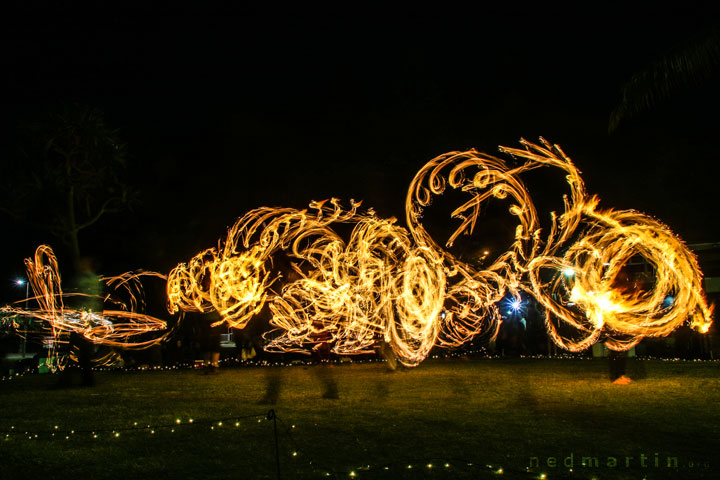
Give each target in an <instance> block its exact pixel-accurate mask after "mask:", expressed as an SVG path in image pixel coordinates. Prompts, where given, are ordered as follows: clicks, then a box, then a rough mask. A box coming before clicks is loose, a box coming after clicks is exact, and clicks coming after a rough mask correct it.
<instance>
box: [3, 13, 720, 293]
mask: <svg viewBox="0 0 720 480" xmlns="http://www.w3.org/2000/svg"><path fill="white" fill-rule="evenodd" d="M36 5H37V7H36V10H26V11H24V12H21V13H18V15H17V16H13V15H9V16H7V17H6V18H5V19H4V20H3V21H2V23H3V25H2V29H1V30H2V42H1V46H0V49H1V51H2V57H1V58H2V63H3V67H4V68H3V70H4V74H3V75H2V90H1V91H2V127H3V128H2V149H1V150H0V152H1V153H2V157H3V158H2V162H17V161H19V160H18V158H17V156H16V153H15V152H16V149H15V144H16V141H17V138H18V133H17V132H18V128H19V125H20V124H22V122H24V121H28V120H31V119H33V118H36V117H38V116H40V115H42V114H43V112H45V111H47V110H48V109H52V108H55V107H57V106H58V105H61V104H63V103H71V102H80V103H83V104H86V105H90V106H93V107H97V108H99V109H101V110H102V111H103V112H104V113H105V118H106V122H107V123H108V125H109V126H111V127H113V128H117V129H119V131H120V137H121V139H122V140H124V141H125V142H126V143H127V145H128V151H129V154H130V162H129V167H128V175H129V178H130V182H131V183H132V184H133V185H134V186H135V187H136V188H137V190H138V191H139V194H140V200H141V203H139V205H138V206H137V207H135V208H134V210H133V211H131V212H126V213H122V214H116V215H113V216H111V217H107V218H105V219H103V220H102V221H101V222H100V223H98V224H97V225H95V226H94V227H92V229H91V230H87V231H85V232H83V233H82V234H81V238H80V241H81V248H82V249H83V251H84V252H85V253H88V254H91V255H93V256H95V257H96V258H98V259H99V261H100V264H101V269H102V272H101V273H105V274H114V273H120V272H122V271H126V270H132V269H137V268H144V269H149V270H157V271H160V272H164V273H167V272H168V271H169V270H170V269H171V268H172V267H173V266H174V265H176V264H177V263H179V262H183V261H186V260H188V259H189V258H190V257H191V256H192V255H193V254H194V253H195V252H197V251H198V250H200V249H202V248H207V247H211V246H213V245H216V244H217V240H218V239H219V238H222V237H223V236H224V234H225V231H226V228H227V227H229V226H230V225H232V223H233V222H234V221H235V220H236V219H237V218H238V217H240V216H242V215H243V214H244V213H245V212H247V211H248V210H250V209H252V208H255V207H259V206H264V205H268V206H292V207H299V208H302V207H304V206H307V204H308V202H310V201H311V200H319V199H324V198H329V197H332V196H335V197H338V198H341V199H343V200H345V201H346V202H349V199H350V198H355V199H358V200H360V199H362V200H363V201H364V206H366V207H373V208H375V210H376V211H377V212H378V213H379V214H380V215H382V216H396V217H398V218H400V221H401V223H402V222H403V217H404V197H405V193H406V189H407V186H408V184H409V182H410V180H411V179H412V177H413V176H414V174H415V172H416V171H417V170H418V169H419V168H420V167H421V166H422V165H423V164H424V163H425V162H426V161H428V160H430V159H431V158H433V157H434V156H436V155H439V154H442V153H444V152H446V151H450V150H460V149H468V148H472V147H475V148H477V149H479V150H483V151H486V152H489V153H495V152H496V151H497V146H498V145H508V146H515V145H516V144H517V140H519V139H520V138H521V137H524V138H527V139H529V140H536V139H537V138H538V137H539V136H541V135H542V136H544V137H546V138H547V139H548V140H550V141H551V142H553V143H558V144H559V145H561V146H562V147H563V149H564V150H565V152H566V153H567V154H568V155H569V156H570V157H571V158H573V160H574V161H575V163H576V164H577V165H578V167H579V168H580V169H581V170H582V171H583V173H584V176H585V179H586V182H587V186H588V190H589V191H590V192H593V193H597V194H598V195H599V196H600V197H601V198H602V203H601V205H603V206H607V207H615V208H623V209H624V208H635V209H637V210H640V211H643V212H646V213H649V214H651V215H653V216H655V217H657V218H659V219H661V220H662V221H664V222H665V223H667V224H668V225H669V226H670V227H671V228H672V229H673V230H674V231H675V232H676V233H678V234H679V235H680V236H682V237H683V238H685V239H686V240H687V241H688V242H690V243H693V242H716V241H718V240H720V228H718V222H717V215H716V214H715V213H714V210H715V205H716V204H717V193H716V192H717V176H716V174H715V173H714V172H715V171H716V170H717V168H716V167H715V165H716V164H717V162H718V154H717V148H716V146H715V142H716V138H717V134H718V132H720V129H719V127H720V121H719V120H718V117H719V116H718V107H720V102H718V93H717V91H718V89H717V85H718V78H719V77H718V76H717V74H716V75H715V76H711V77H710V78H709V80H708V81H706V82H705V83H703V84H701V85H698V86H696V87H693V88H692V89H683V90H680V91H678V92H676V94H675V95H674V96H673V98H672V99H671V100H669V101H667V102H664V103H661V104H659V105H657V106H656V107H654V108H653V109H651V110H648V111H646V112H644V113H642V114H640V115H638V116H637V117H636V118H634V119H632V120H629V121H627V122H625V123H623V124H622V125H621V126H620V128H619V129H618V130H617V131H615V132H614V133H612V134H608V128H607V127H608V118H609V115H610V112H611V111H612V109H613V107H614V106H615V105H616V103H617V102H618V101H619V99H620V92H621V87H622V85H623V83H624V82H625V81H626V80H627V79H628V78H629V77H630V76H631V75H632V74H633V73H635V72H637V71H638V70H641V69H642V68H644V67H646V66H648V65H649V64H650V63H651V62H652V61H653V60H654V59H656V58H658V57H659V56H660V55H662V54H663V53H665V52H667V51H669V50H670V49H672V48H676V47H677V46H678V45H680V44H682V43H683V42H686V41H688V40H689V39H691V38H692V37H693V36H694V35H701V34H702V33H703V32H705V31H707V29H709V28H711V27H712V26H713V25H717V19H718V16H717V10H713V9H710V8H706V7H698V6H691V7H683V8H682V9H665V10H658V11H653V10H645V11H642V12H639V11H638V12H628V11H627V10H623V9H620V8H617V9H610V8H608V9H606V10H596V11H589V10H588V11H577V10H574V11H563V10H560V9H553V8H550V9H544V10H538V9H536V10H533V11H530V10H527V9H524V8H522V7H515V8H509V9H506V10H504V11H500V10H497V9H496V10H485V11H484V10H482V9H476V10H473V11H455V12H449V11H447V12H446V11H443V12H438V11H433V10H425V11H420V10H407V11H391V10H388V11H374V12H371V11H350V10H349V9H347V10H329V11H323V10H315V11H309V10H306V9H301V8H299V7H296V8H295V10H286V11H282V12H277V11H275V12H266V11H261V10H252V9H246V10H232V9H230V8H227V7H223V8H220V7H217V8H204V9H202V10H199V9H190V8H188V9H184V8H179V7H166V8H163V9H160V8H152V9H151V8H145V9H130V8H126V9H124V10H112V11H110V10H102V11H101V10H96V11H93V12H90V13H92V14H93V15H92V16H88V12H83V13H82V14H79V13H78V12H76V11H71V10H55V11H50V10H47V9H42V8H41V5H42V2H40V3H37V4H36ZM716 73H717V72H716ZM537 188H538V189H537V197H538V204H540V205H544V203H545V202H546V201H547V202H549V203H552V202H551V201H550V200H549V199H550V197H552V198H553V201H558V202H559V201H561V199H560V196H561V195H562V193H563V192H562V191H558V192H556V191H555V189H554V187H552V188H551V187H550V186H549V185H540V186H538V187H537ZM346 204H347V203H346ZM2 219H3V220H2V221H3V233H2V237H3V240H2V241H3V243H4V245H5V248H4V250H3V260H2V263H1V265H2V268H1V270H2V272H0V273H1V275H2V276H0V278H5V279H6V280H5V281H4V283H3V286H2V288H0V300H4V301H7V300H13V299H16V298H18V295H19V293H20V292H17V291H16V289H14V288H13V287H12V283H11V282H12V279H13V278H14V277H15V276H17V275H18V274H22V272H23V264H22V259H23V258H24V257H27V256H30V255H32V253H33V252H34V249H35V247H36V246H37V245H38V244H40V243H50V244H51V245H53V246H54V247H56V249H57V251H58V253H59V255H60V262H61V265H62V262H63V256H62V255H63V248H64V247H63V246H62V245H61V244H60V243H59V242H58V241H57V240H56V239H54V238H52V237H50V236H48V235H47V234H46V233H43V232H42V231H40V230H35V229H29V228H26V227H23V226H21V225H19V224H17V223H16V222H13V221H12V220H10V219H9V218H8V217H2ZM509 221H511V220H509ZM22 293H24V292H22Z"/></svg>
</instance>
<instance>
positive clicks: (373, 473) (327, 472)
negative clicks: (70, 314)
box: [0, 409, 547, 480]
mask: <svg viewBox="0 0 720 480" xmlns="http://www.w3.org/2000/svg"><path fill="white" fill-rule="evenodd" d="M248 420H256V421H257V423H262V422H263V421H265V422H277V423H278V424H280V426H281V430H280V434H281V438H279V437H278V436H276V437H275V447H276V449H277V451H278V452H279V445H280V444H281V443H283V444H285V445H286V446H287V447H289V448H285V449H284V451H285V455H284V456H285V459H286V462H283V463H282V465H283V466H284V468H285V469H287V468H288V467H292V468H293V470H296V469H298V468H302V465H309V466H310V468H311V470H312V472H313V473H315V474H317V475H318V477H320V478H359V477H366V478H376V477H377V476H378V475H387V476H392V475H393V472H395V473H397V472H400V471H405V472H406V473H407V471H412V470H415V471H418V473H420V471H423V470H427V471H436V472H438V473H439V472H445V473H447V474H449V475H453V474H458V473H461V472H462V473H482V472H484V473H492V474H496V475H503V474H505V473H513V474H516V475H517V474H522V476H523V478H535V479H539V480H544V479H545V478H547V476H546V474H544V473H537V472H535V471H533V470H532V469H529V468H527V469H525V470H519V469H508V468H506V467H503V466H501V465H497V464H494V465H493V464H488V463H483V462H477V461H470V460H467V459H461V458H440V457H431V458H428V459H424V460H419V459H417V458H414V459H407V458H406V459H402V460H396V461H393V462H389V463H379V464H373V463H365V462H363V463H360V464H357V465H353V466H351V467H347V468H344V469H337V468H330V467H328V466H325V465H322V464H320V463H319V462H317V461H316V460H315V459H313V458H312V456H311V455H309V454H307V453H306V452H305V451H303V449H302V448H300V447H299V446H298V442H296V440H295V438H294V436H293V432H295V431H296V427H297V426H296V425H295V424H288V423H286V422H285V421H283V420H282V419H281V418H280V417H277V415H276V414H275V411H274V410H273V409H271V410H269V411H268V412H264V413H257V414H250V415H239V416H228V417H223V418H215V419H194V418H191V417H186V418H176V419H175V421H174V422H170V423H160V424H147V423H140V422H133V423H132V425H128V426H119V427H115V428H109V427H98V428H72V429H68V428H66V427H62V426H60V425H54V426H53V428H51V429H44V430H33V429H24V428H18V427H16V426H14V425H13V426H10V428H6V429H4V430H0V436H2V439H3V441H4V442H11V441H51V440H62V441H71V440H74V439H79V438H85V439H88V438H90V439H92V440H100V441H102V440H110V441H112V440H114V439H117V438H120V437H125V436H126V435H128V434H140V433H145V434H147V435H148V437H158V438H159V434H160V433H162V432H166V433H171V434H172V433H175V432H178V431H180V430H181V429H182V428H183V427H186V428H187V427H194V428H203V427H204V428H206V429H209V430H211V431H217V432H220V431H223V430H233V429H239V428H240V427H241V426H245V425H246V424H245V423H244V422H245V421H248ZM274 427H275V429H277V425H274ZM276 431H277V430H276ZM281 440H282V441H281ZM277 460H278V478H280V473H279V472H280V468H279V467H280V465H281V463H280V457H278V459H277ZM288 461H289V462H292V463H287V462H288Z"/></svg>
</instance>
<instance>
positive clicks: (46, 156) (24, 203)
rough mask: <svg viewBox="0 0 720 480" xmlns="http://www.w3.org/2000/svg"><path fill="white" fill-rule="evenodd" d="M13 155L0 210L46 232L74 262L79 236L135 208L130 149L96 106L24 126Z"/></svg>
mask: <svg viewBox="0 0 720 480" xmlns="http://www.w3.org/2000/svg"><path fill="white" fill-rule="evenodd" d="M14 157H15V158H12V159H11V162H8V163H7V164H6V166H5V167H4V169H5V170H6V171H5V172H3V185H2V194H3V197H4V198H3V202H2V206H0V209H1V211H3V212H4V213H6V214H9V215H11V216H12V217H14V218H15V219H17V220H19V221H21V222H23V223H27V224H31V225H33V226H35V227H38V228H40V229H43V230H48V231H49V232H50V233H51V234H52V235H53V236H54V237H55V238H57V239H58V240H60V241H62V242H63V243H64V244H65V245H66V246H68V247H69V248H70V251H71V253H72V256H73V260H74V261H75V262H77V260H78V259H79V258H80V256H81V249H80V240H79V236H80V232H82V231H83V230H85V229H86V228H88V227H91V226H92V225H94V224H96V223H97V222H98V221H99V220H100V219H102V218H103V217H104V216H106V215H107V214H109V213H112V212H118V211H120V210H123V209H126V208H129V207H130V206H131V200H132V199H133V192H132V190H131V188H130V187H129V186H128V184H127V183H126V182H125V179H124V178H123V177H124V173H125V167H126V161H127V150H126V146H125V144H124V143H123V142H122V141H121V140H120V139H119V135H118V132H117V131H116V130H113V129H111V128H110V127H108V126H107V125H106V124H105V120H104V118H103V114H102V112H101V111H99V110H97V109H95V108H91V107H87V106H81V105H70V106H65V107H63V108H61V109H60V110H58V111H53V112H50V113H49V114H47V115H45V116H44V117H43V118H41V119H39V120H38V121H35V122H32V123H30V124H28V125H26V126H24V127H23V128H22V133H21V139H20V145H19V149H18V150H17V152H16V154H15V155H14Z"/></svg>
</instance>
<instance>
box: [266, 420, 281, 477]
mask: <svg viewBox="0 0 720 480" xmlns="http://www.w3.org/2000/svg"><path fill="white" fill-rule="evenodd" d="M267 419H268V420H272V422H273V434H274V436H275V468H276V470H277V478H278V480H280V446H279V444H278V434H277V417H276V416H275V410H273V409H270V411H269V412H268V414H267Z"/></svg>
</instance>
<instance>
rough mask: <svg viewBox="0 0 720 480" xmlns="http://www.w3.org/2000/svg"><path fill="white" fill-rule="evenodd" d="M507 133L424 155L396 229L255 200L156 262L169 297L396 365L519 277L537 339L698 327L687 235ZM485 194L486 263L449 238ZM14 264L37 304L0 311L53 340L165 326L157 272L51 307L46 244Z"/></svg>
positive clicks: (485, 324) (300, 347)
mask: <svg viewBox="0 0 720 480" xmlns="http://www.w3.org/2000/svg"><path fill="white" fill-rule="evenodd" d="M521 144H522V148H508V147H500V152H501V153H503V154H505V155H506V156H507V158H505V159H503V158H498V157H494V156H490V155H487V154H484V153H480V152H478V151H476V150H469V151H463V152H450V153H447V154H444V155H441V156H439V157H437V158H434V159H433V160H431V161H430V162H428V163H427V164H426V165H425V166H423V167H422V169H421V170H420V171H419V172H418V173H417V175H416V176H415V178H414V179H413V181H412V182H411V184H410V187H409V189H408V192H407V198H406V205H405V208H406V222H407V228H404V227H402V226H400V225H398V224H397V222H396V220H395V219H383V218H379V217H378V216H377V215H376V214H375V213H374V212H373V211H372V210H367V211H361V210H360V207H361V205H360V203H358V202H353V201H351V203H350V205H349V206H348V207H346V208H344V207H343V206H341V204H340V202H339V201H338V200H337V199H331V200H327V201H320V202H313V203H311V204H310V208H309V209H306V210H296V209H292V208H268V207H263V208H258V209H256V210H253V211H251V212H249V213H247V214H246V215H245V216H243V217H242V218H240V219H239V220H238V221H237V222H236V223H235V225H234V226H233V227H232V228H231V229H230V230H229V231H228V234H227V237H226V238H225V239H224V241H221V242H220V243H219V246H218V247H217V248H210V249H207V250H205V251H203V252H200V253H199V254H197V255H196V256H195V257H194V258H192V259H190V261H188V262H187V263H182V264H180V265H178V266H177V267H176V268H175V269H173V270H172V271H171V272H170V273H169V275H168V276H167V298H168V309H169V311H170V313H177V312H211V311H217V312H218V313H219V314H220V316H221V318H222V320H221V321H220V323H226V324H227V325H229V326H231V327H235V328H243V327H244V326H245V325H247V324H248V322H249V321H251V319H252V318H253V317H254V316H256V315H257V314H258V313H259V312H260V311H261V310H263V308H264V307H266V306H267V308H268V309H269V311H270V312H271V313H272V318H271V320H270V324H271V325H272V327H273V328H274V329H273V330H272V331H270V332H267V333H266V334H265V337H266V340H267V344H266V349H267V350H269V351H286V352H287V351H298V352H309V351H311V350H312V349H313V348H318V347H319V346H320V345H327V346H329V347H330V349H331V351H333V352H335V353H337V354H359V353H369V352H372V351H373V347H374V346H376V345H377V344H378V343H379V342H387V344H389V345H390V347H391V348H392V350H393V352H394V354H395V356H396V357H397V358H398V360H399V361H401V362H402V363H403V364H405V365H407V366H414V365H417V364H419V363H420V362H422V361H423V360H424V359H425V358H426V357H427V356H428V354H429V352H430V350H431V349H432V348H433V347H434V346H442V347H456V346H459V345H461V344H463V343H465V342H467V341H468V340H470V339H471V338H473V337H475V336H477V335H486V336H487V337H488V338H489V339H491V338H493V337H494V336H495V335H496V334H497V332H498V329H499V327H500V324H501V322H502V318H501V315H500V314H499V307H498V304H499V302H500V300H502V299H503V298H507V296H508V295H510V296H514V297H515V298H519V296H520V293H521V292H526V293H528V294H531V295H532V296H533V297H534V298H535V299H536V300H537V301H538V302H539V303H540V304H541V305H542V306H543V307H544V310H545V325H546V328H547V332H548V334H549V335H550V338H552V339H553V341H554V342H555V343H556V344H557V345H558V346H560V347H562V348H564V349H567V350H571V351H579V350H582V349H585V348H588V347H590V346H591V345H592V344H594V343H596V342H598V341H604V342H605V344H606V345H607V346H608V348H610V349H613V350H618V351H622V350H628V349H630V348H632V347H633V346H634V345H636V344H637V343H638V342H639V341H640V340H642V339H643V338H644V337H658V336H665V335H668V334H669V333H670V332H672V331H673V330H674V329H675V328H677V327H679V326H680V325H682V324H683V323H684V322H686V321H687V322H689V324H690V325H691V326H692V327H694V328H695V329H697V330H699V331H701V332H707V330H708V328H709V327H710V324H711V321H712V307H710V306H708V305H707V302H706V300H705V297H704V295H703V291H702V273H701V271H700V269H699V268H698V265H697V261H696V259H695V257H694V255H693V254H692V253H691V252H690V251H689V250H688V248H687V247H686V246H685V244H684V243H683V242H682V241H681V240H680V239H678V238H677V237H676V236H675V235H674V234H673V233H672V232H671V231H670V229H669V228H668V227H667V226H665V225H663V224H662V223H660V222H659V221H657V220H655V219H653V218H650V217H649V216H647V215H644V214H642V213H639V212H636V211H615V210H611V209H601V208H599V207H598V203H599V200H598V198H597V197H594V196H591V195H589V194H588V193H587V192H586V190H585V185H584V182H583V180H582V177H581V176H580V172H579V170H578V169H577V168H576V167H575V165H574V164H573V163H572V161H571V160H570V158H568V157H567V156H566V155H565V154H564V152H563V151H562V150H561V148H560V147H559V146H557V145H551V144H549V143H548V142H547V141H545V140H544V139H542V138H541V139H540V143H539V144H534V143H531V142H528V141H525V140H521ZM540 168H551V169H560V171H561V173H562V174H563V175H564V176H565V178H566V180H567V184H568V186H569V188H570V195H565V196H564V210H563V211H562V212H561V213H560V214H557V213H555V212H548V213H549V218H550V222H551V223H550V226H549V228H545V229H544V230H543V229H541V228H540V226H539V225H540V222H539V215H538V212H537V211H536V208H535V205H534V204H533V201H532V198H531V195H530V192H529V191H528V189H527V187H526V185H525V184H524V183H523V180H522V178H523V174H525V173H526V172H529V171H532V170H535V169H540ZM448 189H452V190H455V191H457V192H461V193H462V195H465V196H466V200H465V203H463V204H462V205H459V206H457V208H455V210H454V211H452V213H451V217H452V218H453V219H456V220H459V226H458V227H457V228H456V229H455V230H454V232H453V233H452V234H451V235H450V237H449V238H448V239H445V241H444V242H443V243H444V247H445V248H443V247H442V246H441V245H440V244H439V243H438V242H437V241H436V239H434V238H432V237H431V235H430V234H429V233H428V231H427V230H426V228H425V226H424V225H423V223H422V218H423V210H424V209H426V207H428V206H429V205H430V204H431V202H432V201H433V199H434V198H435V197H437V196H439V195H442V194H443V193H444V192H445V191H446V190H448ZM448 191H449V190H448ZM493 199H502V200H504V201H506V202H508V203H509V204H510V207H509V211H510V214H512V216H513V218H515V219H516V221H517V226H516V228H515V236H514V241H513V243H512V245H511V246H510V248H509V249H508V250H507V251H506V252H504V253H502V254H501V255H498V256H497V257H496V259H495V260H494V262H493V263H492V264H490V265H482V267H479V266H478V265H480V263H479V262H465V261H462V260H461V259H459V258H458V257H456V256H455V255H453V254H452V253H451V252H450V251H449V250H450V247H452V245H453V243H454V242H455V241H456V240H457V239H458V237H460V236H461V235H472V234H473V232H474V230H475V227H476V225H477V223H478V222H480V221H482V217H481V213H482V212H483V207H484V206H486V204H487V202H489V201H491V200H493ZM339 224H349V225H351V226H352V233H351V234H350V235H349V238H347V235H346V236H345V237H346V238H343V237H342V236H341V235H340V234H339V233H337V231H336V230H334V229H333V227H337V226H338V225H339ZM638 257H641V258H642V259H644V261H645V262H647V264H649V265H650V267H651V271H652V272H653V276H654V278H653V279H652V281H651V282H649V284H647V285H645V286H644V287H643V288H639V287H638V286H637V285H635V286H633V285H628V282H627V281H623V268H624V267H626V265H627V264H628V263H629V262H630V260H631V259H632V258H638ZM281 263H282V264H283V265H284V267H282V268H281V267H280V264H281ZM26 264H27V270H28V278H29V280H30V284H31V286H32V289H33V292H34V294H35V296H34V297H33V298H32V299H31V300H33V301H35V302H37V304H38V308H35V309H23V308H19V307H17V306H8V307H5V308H4V310H5V311H6V312H11V313H17V314H20V315H22V316H31V317H34V318H36V319H40V320H42V321H43V322H44V324H46V325H47V328H48V330H49V332H50V334H51V335H52V336H53V337H55V338H56V339H57V341H58V342H62V341H66V337H67V335H68V334H69V332H72V331H75V332H78V333H80V334H82V335H83V336H84V337H86V338H87V339H89V340H91V341H93V342H95V343H98V344H105V345H109V346H115V347H135V348H142V347H146V346H149V345H152V344H155V343H157V342H160V341H162V340H163V339H164V338H166V337H167V336H168V335H169V333H168V331H167V326H166V323H165V322H164V321H163V320H159V319H157V318H153V317H150V316H147V315H144V314H143V313H142V312H143V309H142V307H143V305H142V302H141V301H139V300H138V299H141V298H142V283H141V282H142V281H143V280H144V279H145V278H144V277H162V278H164V277H163V276H162V275H160V274H157V273H148V272H141V273H127V274H123V275H120V276H118V277H113V278H108V279H104V281H105V282H106V283H107V285H108V286H109V287H112V289H113V291H114V292H116V293H118V292H119V293H122V294H124V298H125V299H126V300H120V299H119V298H116V295H115V294H110V295H107V296H106V297H105V298H104V299H103V300H104V302H105V305H106V306H107V305H113V304H114V305H115V307H114V308H108V309H104V310H103V311H102V312H89V311H84V310H73V309H68V308H67V307H65V306H64V304H63V298H64V297H66V296H67V295H65V294H63V293H62V290H61V286H60V277H59V274H58V269H57V261H56V260H55V257H54V255H53V254H52V251H51V250H50V249H49V247H46V246H41V247H40V248H38V251H37V253H36V255H35V259H34V260H32V259H28V260H27V261H26ZM668 297H672V298H674V301H673V302H670V303H668V302H667V301H666V299H667V298H668ZM20 304H21V302H18V303H17V304H15V305H20Z"/></svg>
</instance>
